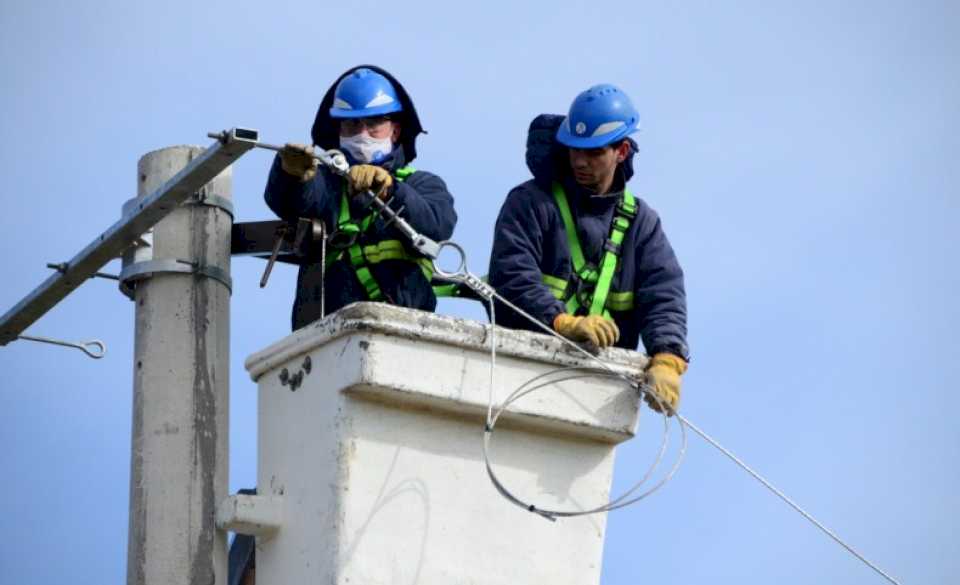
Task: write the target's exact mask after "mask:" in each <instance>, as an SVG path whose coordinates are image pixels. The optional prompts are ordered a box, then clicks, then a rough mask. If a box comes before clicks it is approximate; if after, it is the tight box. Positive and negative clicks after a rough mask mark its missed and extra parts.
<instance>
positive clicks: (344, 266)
mask: <svg viewBox="0 0 960 585" xmlns="http://www.w3.org/2000/svg"><path fill="white" fill-rule="evenodd" d="M422 132H423V128H422V127H421V126H420V119H419V117H418V116H417V112H416V110H415V109H414V107H413V102H412V101H411V100H410V97H409V96H408V95H407V92H406V91H405V90H404V88H403V87H402V86H401V85H400V84H399V83H398V82H397V80H396V79H394V78H393V77H392V76H391V75H390V74H389V73H387V72H386V71H384V70H383V69H380V68H378V67H373V66H369V65H367V66H361V67H355V68H353V69H350V70H349V71H347V72H346V73H344V74H343V75H341V76H340V77H339V78H338V79H337V80H336V82H334V84H333V86H332V87H331V88H330V89H329V90H328V91H327V93H326V95H325V96H324V97H323V100H321V102H320V108H319V109H318V110H317V116H316V119H315V121H314V123H313V129H312V138H313V145H314V146H304V145H299V144H288V145H287V146H286V148H285V149H284V150H283V151H282V152H281V153H280V154H279V155H278V156H277V158H276V160H275V161H274V164H273V168H272V169H271V170H270V176H269V179H268V180H267V187H266V191H265V194H264V198H265V199H266V202H267V205H269V206H270V208H271V209H272V210H273V211H274V212H275V213H276V214H277V215H278V216H280V217H281V218H282V219H285V220H287V221H296V220H297V219H298V218H301V217H305V218H311V219H319V220H322V221H323V223H324V225H325V226H326V228H327V230H328V231H329V232H334V235H335V237H333V238H331V239H330V240H329V241H330V242H331V244H332V245H333V244H336V245H335V246H334V247H332V248H328V252H327V266H326V271H325V274H326V277H325V282H322V281H324V276H323V275H324V270H323V267H322V266H321V265H320V255H319V254H317V255H316V257H315V258H313V259H312V261H311V262H308V263H306V264H303V265H302V266H301V267H300V274H299V276H298V278H297V295H296V299H295V301H294V305H293V318H292V321H293V328H294V329H299V328H300V327H303V326H304V325H307V324H309V323H311V322H313V321H315V320H317V319H319V318H320V317H322V315H321V295H324V296H325V300H326V303H325V304H326V312H327V313H330V312H333V311H336V310H337V309H339V308H341V307H343V306H345V305H347V304H349V303H352V302H355V301H381V302H387V303H392V304H395V305H400V306H404V307H411V308H415V309H422V310H426V311H433V310H434V308H435V307H436V303H437V299H436V296H435V295H434V293H433V290H432V288H431V286H430V279H431V276H432V266H431V263H430V262H429V260H428V259H426V258H425V257H423V256H421V255H419V254H417V253H416V252H415V251H414V250H413V248H412V247H411V246H410V244H409V242H408V241H406V239H405V237H404V236H403V234H401V233H400V232H399V231H398V230H397V229H396V228H395V227H393V226H391V225H387V223H386V222H385V221H384V220H383V219H382V218H381V217H380V216H379V215H378V214H376V213H374V212H373V210H372V209H371V208H370V206H369V201H368V200H365V198H364V197H363V196H362V194H363V193H365V192H366V191H368V190H369V191H372V192H373V193H374V194H375V195H376V196H377V197H379V198H380V199H382V200H384V201H386V202H387V203H388V204H389V206H390V207H391V208H393V209H394V210H397V211H399V213H400V216H401V217H402V218H404V219H405V220H406V221H407V222H408V223H409V224H410V225H411V226H412V227H413V228H414V229H415V230H417V231H418V232H420V233H422V234H424V235H425V236H427V237H429V238H432V239H434V240H437V241H440V240H446V239H449V238H450V236H451V235H452V234H453V228H454V226H455V225H456V222H457V215H456V212H455V211H454V209H453V197H452V196H451V195H450V193H449V192H448V191H447V186H446V185H445V184H444V182H443V180H442V179H441V178H440V177H438V176H437V175H434V174H432V173H428V172H426V171H422V170H417V169H414V168H413V167H411V166H410V163H411V162H413V160H414V159H415V158H416V156H417V150H416V139H417V136H418V135H419V134H420V133H422ZM313 148H320V149H323V150H329V149H339V150H341V151H342V152H343V153H344V154H345V155H346V157H347V160H348V161H349V163H350V165H351V167H350V172H349V174H348V176H346V177H341V176H339V175H337V174H335V173H333V172H331V171H330V169H328V168H326V167H324V166H318V165H317V162H316V160H315V159H314V158H313V157H312V156H311V153H312V152H313ZM324 284H325V286H323V285H324Z"/></svg>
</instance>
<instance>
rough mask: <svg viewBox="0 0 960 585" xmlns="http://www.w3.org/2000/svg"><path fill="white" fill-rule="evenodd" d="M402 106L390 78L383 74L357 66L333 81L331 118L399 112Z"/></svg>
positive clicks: (367, 116) (360, 116)
mask: <svg viewBox="0 0 960 585" xmlns="http://www.w3.org/2000/svg"><path fill="white" fill-rule="evenodd" d="M402 109H403V107H402V106H401V105H400V99H399V98H398V97H397V92H396V90H395V89H394V87H393V85H392V84H391V83H390V81H389V80H388V79H387V78H386V77H384V76H383V75H381V74H379V73H377V72H376V71H373V70H372V69H367V68H366V67H360V68H358V69H355V70H353V71H352V72H351V73H350V74H349V75H347V76H346V77H344V78H343V79H342V80H341V81H340V83H338V84H337V89H336V91H335V92H334V94H333V106H332V107H331V108H330V116H331V117H332V118H369V117H372V116H383V115H386V114H392V113H394V112H399V111H400V110H402Z"/></svg>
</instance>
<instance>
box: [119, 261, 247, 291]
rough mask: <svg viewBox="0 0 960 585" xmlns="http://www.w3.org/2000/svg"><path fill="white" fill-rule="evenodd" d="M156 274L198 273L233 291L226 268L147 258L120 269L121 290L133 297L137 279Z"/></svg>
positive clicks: (231, 281)
mask: <svg viewBox="0 0 960 585" xmlns="http://www.w3.org/2000/svg"><path fill="white" fill-rule="evenodd" d="M155 274H197V275H200V276H206V277H208V278H212V279H214V280H216V281H218V282H220V283H222V284H223V285H224V286H226V287H227V290H229V291H230V292H231V293H232V292H233V279H232V278H230V275H229V274H227V273H226V272H225V271H224V270H222V269H220V268H217V267H215V266H200V265H197V264H195V263H193V262H189V261H187V260H145V261H143V262H136V263H134V264H128V265H127V266H124V267H123V270H121V271H120V290H121V291H122V292H123V294H125V295H127V296H128V297H130V298H131V299H132V298H133V293H134V290H135V289H136V283H137V281H140V280H144V279H146V278H150V277H152V276H153V275H155Z"/></svg>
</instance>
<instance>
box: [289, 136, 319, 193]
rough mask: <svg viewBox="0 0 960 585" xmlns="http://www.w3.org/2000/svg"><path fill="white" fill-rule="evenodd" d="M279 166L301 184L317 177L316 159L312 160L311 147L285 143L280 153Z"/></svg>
mask: <svg viewBox="0 0 960 585" xmlns="http://www.w3.org/2000/svg"><path fill="white" fill-rule="evenodd" d="M280 166H281V167H282V168H283V170H284V172H285V173H287V174H290V175H293V176H294V177H296V178H298V179H300V182H301V183H306V182H307V181H309V180H310V179H312V178H314V177H315V176H317V159H315V158H313V147H312V146H305V145H303V144H294V143H287V144H286V145H285V146H284V147H283V150H281V151H280Z"/></svg>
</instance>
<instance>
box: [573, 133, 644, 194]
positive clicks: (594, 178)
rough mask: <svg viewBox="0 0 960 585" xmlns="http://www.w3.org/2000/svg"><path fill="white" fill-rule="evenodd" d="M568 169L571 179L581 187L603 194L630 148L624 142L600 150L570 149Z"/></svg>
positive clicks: (611, 182)
mask: <svg viewBox="0 0 960 585" xmlns="http://www.w3.org/2000/svg"><path fill="white" fill-rule="evenodd" d="M569 152H570V169H571V170H572V171H573V179H574V180H575V181H576V182H577V183H578V184H580V185H582V186H583V187H586V188H587V189H589V190H591V191H594V192H597V193H603V192H606V191H607V189H609V188H610V185H612V184H613V176H614V173H616V171H617V165H619V164H620V163H622V162H623V161H624V160H626V158H627V155H628V154H629V152H630V146H629V144H628V143H627V141H626V140H624V141H623V142H620V143H619V144H617V145H614V146H601V147H600V148H584V149H581V148H570V149H569Z"/></svg>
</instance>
